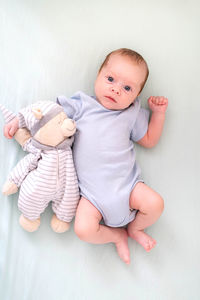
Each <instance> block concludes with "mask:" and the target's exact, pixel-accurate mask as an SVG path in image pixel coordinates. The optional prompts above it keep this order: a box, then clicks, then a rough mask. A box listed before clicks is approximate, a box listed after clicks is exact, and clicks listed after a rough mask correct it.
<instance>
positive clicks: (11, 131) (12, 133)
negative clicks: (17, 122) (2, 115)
mask: <svg viewBox="0 0 200 300" xmlns="http://www.w3.org/2000/svg"><path fill="white" fill-rule="evenodd" d="M15 132H16V128H15V127H14V126H12V127H11V128H10V130H9V132H8V134H9V135H10V136H11V138H12V137H13V135H14V134H15Z"/></svg>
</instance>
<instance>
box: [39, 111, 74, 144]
mask: <svg viewBox="0 0 200 300" xmlns="http://www.w3.org/2000/svg"><path fill="white" fill-rule="evenodd" d="M75 131H76V125H75V122H74V121H73V120H71V119H69V118H68V117H67V115H66V114H65V113H64V112H61V113H59V114H58V115H57V116H55V117H54V118H52V119H51V120H50V121H49V122H47V123H46V124H45V125H44V126H43V127H42V128H40V130H38V132H37V133H36V134H35V136H34V138H35V139H36V140H37V141H38V142H40V143H41V144H44V145H48V146H57V145H58V144H60V143H61V142H63V141H64V140H65V139H66V138H67V137H70V136H72V135H73V134H74V133H75Z"/></svg>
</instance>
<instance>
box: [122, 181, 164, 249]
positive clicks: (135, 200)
mask: <svg viewBox="0 0 200 300" xmlns="http://www.w3.org/2000/svg"><path fill="white" fill-rule="evenodd" d="M130 207H131V208H134V209H137V210H138V213H137V215H136V218H135V220H133V221H132V222H131V223H130V224H129V225H128V228H127V231H128V235H129V236H130V237H131V238H133V239H134V240H136V241H137V242H138V243H139V244H141V245H142V246H143V247H144V248H145V250H146V251H150V250H151V249H152V248H153V247H154V246H155V244H156V241H155V240H154V239H153V238H152V237H150V236H149V235H147V234H146V233H144V229H145V228H147V227H149V226H150V225H152V224H153V223H155V222H156V220H157V219H158V218H159V217H160V215H161V213H162V211H163V209H164V202H163V199H162V198H161V196H160V195H159V194H158V193H156V192H155V191H153V190H152V189H151V188H149V187H148V186H147V185H145V184H144V183H142V182H139V183H137V184H136V186H135V188H134V189H133V191H132V193H131V196H130Z"/></svg>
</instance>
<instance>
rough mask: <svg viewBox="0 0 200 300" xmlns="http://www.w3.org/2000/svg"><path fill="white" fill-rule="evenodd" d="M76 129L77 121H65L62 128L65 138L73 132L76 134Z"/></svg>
mask: <svg viewBox="0 0 200 300" xmlns="http://www.w3.org/2000/svg"><path fill="white" fill-rule="evenodd" d="M75 128H76V124H75V121H73V120H71V119H66V120H64V121H63V124H62V126H61V129H62V132H63V135H64V136H69V135H70V133H71V132H72V134H74V132H73V131H74V130H75Z"/></svg>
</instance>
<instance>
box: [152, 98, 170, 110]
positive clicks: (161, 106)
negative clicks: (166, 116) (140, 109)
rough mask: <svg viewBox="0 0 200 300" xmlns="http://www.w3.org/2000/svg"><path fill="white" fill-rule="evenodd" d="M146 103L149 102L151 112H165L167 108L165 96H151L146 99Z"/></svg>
mask: <svg viewBox="0 0 200 300" xmlns="http://www.w3.org/2000/svg"><path fill="white" fill-rule="evenodd" d="M148 103H149V108H150V109H151V110H152V111H153V112H160V113H165V111H166V110H167V106H168V99H167V98H165V97H155V96H151V97H150V98H149V99H148Z"/></svg>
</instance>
